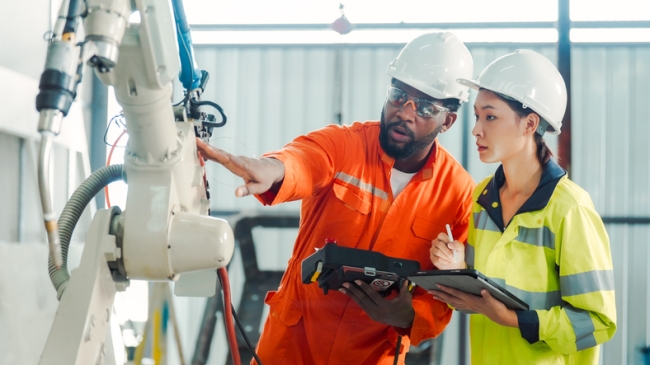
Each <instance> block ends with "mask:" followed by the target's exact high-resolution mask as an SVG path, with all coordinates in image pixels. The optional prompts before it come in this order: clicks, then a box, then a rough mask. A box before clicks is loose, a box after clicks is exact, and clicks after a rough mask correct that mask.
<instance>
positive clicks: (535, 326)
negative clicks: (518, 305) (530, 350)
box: [515, 310, 539, 344]
mask: <svg viewBox="0 0 650 365" xmlns="http://www.w3.org/2000/svg"><path fill="white" fill-rule="evenodd" d="M515 313H516V314H517V320H518V321H519V331H520V332H521V337H523V338H524V339H525V340H526V341H528V342H529V343H530V344H533V343H535V342H538V341H539V317H538V316H537V312H536V311H521V310H516V311H515Z"/></svg>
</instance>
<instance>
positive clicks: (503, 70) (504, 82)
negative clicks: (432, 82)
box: [458, 49, 567, 135]
mask: <svg viewBox="0 0 650 365" xmlns="http://www.w3.org/2000/svg"><path fill="white" fill-rule="evenodd" d="M458 82H459V83H460V84H462V85H466V86H469V87H471V88H473V89H476V90H478V89H479V88H483V89H487V90H490V91H493V92H496V93H499V94H501V95H505V96H506V97H509V98H512V99H515V100H517V101H518V102H520V103H522V104H523V105H524V107H525V108H530V109H531V110H533V111H534V112H536V113H537V114H539V116H540V117H541V118H542V119H544V121H545V122H546V123H547V124H548V125H546V128H544V125H545V124H546V123H543V122H542V121H540V124H543V125H542V126H541V127H542V129H541V130H539V129H538V133H540V134H542V135H543V134H544V131H548V132H550V133H552V134H560V128H561V127H562V117H564V112H565V110H566V103H567V91H566V85H565V84H564V79H562V75H560V72H558V70H557V68H555V66H554V65H553V63H552V62H551V61H549V60H548V58H546V57H544V56H542V55H541V54H539V53H537V52H533V51H530V50H527V49H518V50H516V51H515V52H513V53H509V54H507V55H505V56H502V57H499V58H497V59H496V60H494V61H492V63H490V64H489V65H488V66H487V67H486V68H485V70H483V72H481V74H480V75H479V76H478V78H477V79H476V80H470V79H466V78H460V79H458Z"/></svg>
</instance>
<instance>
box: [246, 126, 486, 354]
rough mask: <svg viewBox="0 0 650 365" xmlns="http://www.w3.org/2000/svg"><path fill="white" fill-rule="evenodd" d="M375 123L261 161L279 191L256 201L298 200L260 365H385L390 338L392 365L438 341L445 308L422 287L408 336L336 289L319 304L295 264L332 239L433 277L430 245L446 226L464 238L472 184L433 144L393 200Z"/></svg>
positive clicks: (388, 162) (323, 135)
mask: <svg viewBox="0 0 650 365" xmlns="http://www.w3.org/2000/svg"><path fill="white" fill-rule="evenodd" d="M379 130H380V126H379V122H366V123H354V124H352V125H350V126H335V125H330V126H327V127H324V128H322V129H319V130H317V131H314V132H311V133H309V134H307V135H304V136H300V137H298V138H296V139H295V140H294V141H292V142H291V143H289V144H288V145H286V146H285V147H284V148H282V149H281V150H279V151H274V152H270V153H267V154H265V156H267V157H273V158H277V159H279V160H281V161H282V162H283V163H284V166H285V176H284V181H283V183H282V187H281V188H280V190H279V191H278V192H277V194H273V193H270V192H267V193H266V194H263V195H260V196H258V198H259V199H260V200H261V201H262V202H263V203H265V204H279V203H282V202H286V201H291V200H296V199H301V200H302V207H301V211H300V229H299V230H298V237H297V239H296V242H295V245H294V248H293V253H292V255H291V259H290V260H289V263H288V266H287V270H286V272H285V273H284V276H283V278H282V282H281V283H280V287H279V288H278V291H277V292H270V293H269V295H267V297H266V303H267V304H268V305H269V307H270V310H269V316H268V317H267V321H266V323H265V325H264V331H263V332H262V335H261V337H260V341H259V344H258V348H257V354H258V355H259V357H260V359H261V360H262V363H264V365H273V364H291V365H340V364H349V365H390V364H393V363H394V359H395V352H396V351H395V350H396V347H397V340H398V335H402V336H404V337H403V339H402V345H401V346H400V347H399V350H400V355H399V360H398V363H399V364H404V358H405V356H406V351H407V350H408V348H409V344H410V343H413V344H415V345H417V344H418V343H420V342H421V341H423V340H426V339H428V338H433V337H436V336H438V334H440V333H441V332H442V330H443V329H444V328H445V327H446V326H447V323H448V322H449V320H450V319H451V313H452V311H451V309H449V307H448V306H447V304H445V303H442V302H439V301H437V300H435V299H434V298H433V296H432V295H431V294H428V293H427V292H426V291H424V290H423V289H422V288H419V287H418V288H416V289H415V291H414V292H413V309H414V311H415V318H414V320H413V325H412V326H411V327H409V328H397V327H391V326H388V325H385V324H382V323H379V322H375V321H373V320H372V319H371V318H370V317H369V316H368V315H367V314H366V312H364V310H363V309H362V308H361V307H360V306H359V305H358V304H357V303H355V302H354V301H353V300H351V299H350V298H349V297H348V296H346V295H345V294H343V293H340V292H339V291H337V290H330V291H329V293H328V294H327V295H325V294H324V293H323V290H322V289H321V288H319V287H318V285H317V284H315V283H312V284H303V283H302V276H301V263H302V261H303V260H304V259H305V258H306V257H308V256H309V255H311V254H312V253H314V252H315V249H317V248H321V247H323V245H324V244H325V240H326V239H327V238H335V239H336V240H337V244H338V245H341V246H345V247H353V248H358V249H365V250H372V251H376V252H381V253H383V254H384V255H387V256H392V257H401V258H405V259H411V260H417V261H419V262H420V268H421V269H422V270H432V269H433V268H434V267H433V264H432V263H431V260H430V259H429V249H430V248H431V240H433V239H434V238H435V237H437V236H438V234H439V233H440V232H444V231H445V224H446V223H449V224H450V225H451V226H452V231H453V235H454V237H456V236H458V237H459V239H463V240H464V239H466V238H467V227H468V225H469V220H470V207H471V205H472V191H473V189H474V186H476V185H475V184H474V181H473V180H472V177H471V176H470V175H469V174H468V173H467V171H465V170H464V169H463V168H462V167H461V165H460V164H459V163H458V162H457V161H456V160H455V159H454V158H453V157H452V156H451V155H450V154H449V152H447V151H446V150H445V149H444V148H443V147H442V146H441V145H440V144H439V143H438V142H437V141H436V143H435V144H434V147H433V150H432V151H431V153H430V156H429V157H428V159H427V161H426V163H425V165H424V166H423V167H422V168H421V169H420V171H418V172H417V173H416V174H415V175H414V176H413V178H412V179H411V181H410V182H409V183H408V185H407V186H406V187H405V188H404V190H403V191H402V192H401V193H400V194H399V195H398V196H397V197H395V196H394V194H393V192H392V188H391V184H390V176H391V173H392V168H393V165H394V163H395V160H394V159H393V158H391V157H389V156H388V155H387V154H386V153H385V152H384V151H383V150H382V148H381V146H380V144H379Z"/></svg>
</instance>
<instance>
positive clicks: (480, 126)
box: [430, 50, 616, 365]
mask: <svg viewBox="0 0 650 365" xmlns="http://www.w3.org/2000/svg"><path fill="white" fill-rule="evenodd" d="M459 82H460V83H462V84H465V85H468V86H470V87H472V88H474V89H477V90H479V92H478V96H477V98H476V102H475V103H474V113H475V114H476V125H475V126H474V129H473V130H472V134H473V135H474V136H475V137H476V145H477V147H478V153H479V156H480V159H481V161H483V162H486V163H494V162H500V163H501V166H499V168H498V169H497V171H496V172H495V174H494V175H493V176H490V177H488V178H486V179H485V180H483V181H482V182H481V183H479V184H478V186H477V188H476V190H475V191H474V197H473V198H474V203H473V206H472V217H471V221H470V228H469V236H468V239H467V245H466V246H463V244H462V243H461V242H458V241H453V242H450V239H449V237H448V236H447V235H446V234H445V233H440V235H439V236H438V238H437V239H436V240H434V241H433V244H432V247H431V252H430V253H431V261H432V262H433V264H434V265H435V266H436V267H437V268H439V269H459V268H465V267H467V266H469V267H473V268H474V269H476V270H478V271H480V272H482V273H483V274H485V275H486V276H488V277H490V278H491V279H492V280H494V281H496V282H497V283H498V284H500V285H501V286H502V287H504V288H505V289H507V290H508V291H510V292H511V293H513V294H515V295H516V296H518V297H519V298H520V299H522V300H523V301H525V302H526V303H527V304H528V305H529V310H527V311H523V310H517V311H515V310H510V309H507V308H506V307H505V306H504V305H503V304H502V303H501V302H499V301H497V300H496V299H494V298H493V297H492V296H491V295H490V294H489V293H488V292H487V291H484V292H483V293H482V295H481V296H475V295H472V294H468V293H464V292H462V291H459V290H455V289H452V288H448V287H442V290H443V291H437V292H433V293H434V296H435V297H436V298H437V299H439V300H441V301H444V302H447V303H448V304H449V305H451V306H452V307H454V308H456V309H463V310H469V311H473V312H476V313H478V314H474V315H471V319H470V333H471V359H472V364H474V365H479V364H499V365H501V364H526V365H530V364H576V365H589V364H598V360H599V352H600V349H599V347H600V346H599V345H600V344H602V343H604V342H606V341H608V340H609V339H611V338H612V336H613V335H614V332H615V331H616V304H615V298H614V273H613V269H612V259H611V252H610V246H609V238H608V236H607V232H606V231H605V227H604V225H603V222H602V220H601V218H600V216H599V215H598V213H596V210H595V208H594V205H593V203H592V201H591V198H590V197H589V194H587V193H586V192H585V191H584V190H583V189H581V188H580V187H579V186H578V185H576V184H575V183H574V182H572V181H571V180H569V179H568V178H567V176H566V171H564V170H563V169H562V168H561V167H560V166H559V165H558V164H557V163H555V162H554V161H553V160H552V159H551V157H552V154H551V152H550V150H549V149H548V147H547V146H546V144H545V143H544V140H543V139H542V135H543V134H544V132H546V131H548V132H550V133H554V134H559V133H560V127H561V125H562V117H563V116H564V111H565V109H566V101H567V96H566V86H565V84H564V81H563V80H562V77H561V75H560V74H559V72H558V71H557V69H556V68H555V66H554V65H553V64H552V63H551V62H550V61H549V60H548V59H546V58H545V57H543V56H542V55H540V54H538V53H535V52H532V51H527V50H518V51H516V52H514V53H511V54H508V55H505V56H503V57H501V58H499V59H497V60H495V61H494V62H492V63H491V64H490V65H488V66H487V68H486V69H485V70H483V72H482V73H481V74H480V75H479V77H478V78H477V79H476V80H464V79H459ZM452 250H456V251H458V258H459V260H458V262H455V261H454V255H453V251H452ZM460 258H462V260H461V259H460Z"/></svg>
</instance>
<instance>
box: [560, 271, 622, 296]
mask: <svg viewBox="0 0 650 365" xmlns="http://www.w3.org/2000/svg"><path fill="white" fill-rule="evenodd" d="M560 288H561V290H562V296H565V297H568V296H572V295H580V294H587V293H593V292H597V291H609V290H614V270H593V271H587V272H583V273H580V274H573V275H563V276H560Z"/></svg>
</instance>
